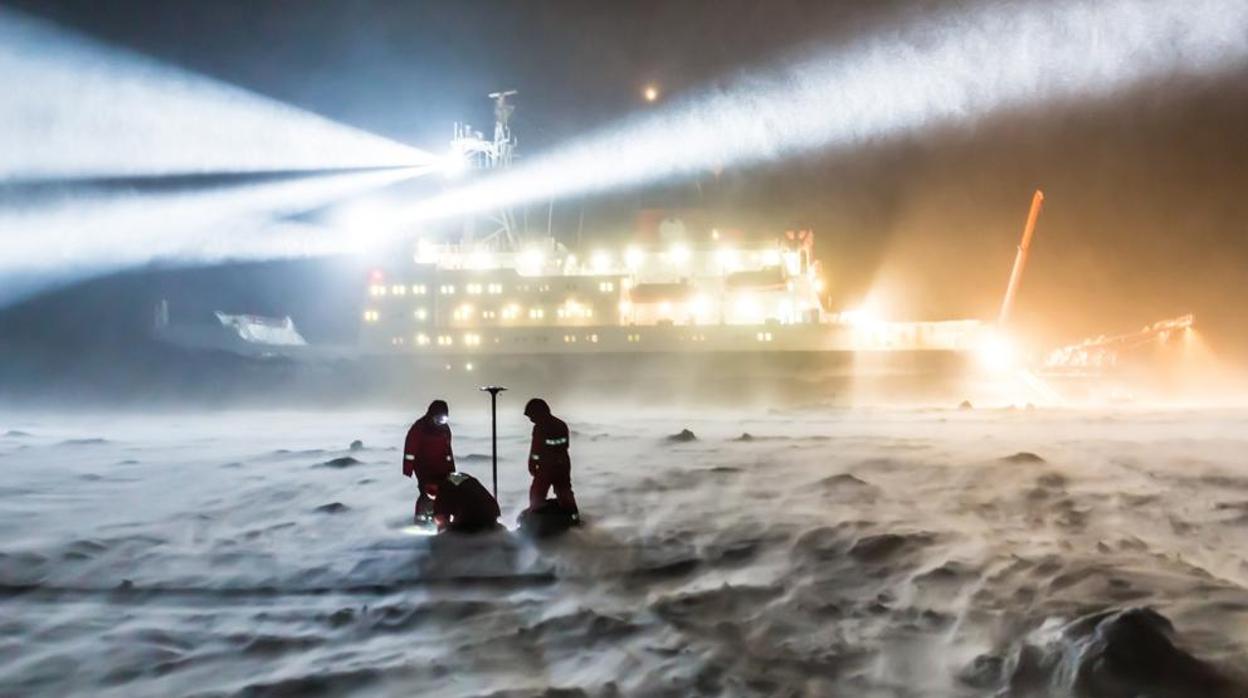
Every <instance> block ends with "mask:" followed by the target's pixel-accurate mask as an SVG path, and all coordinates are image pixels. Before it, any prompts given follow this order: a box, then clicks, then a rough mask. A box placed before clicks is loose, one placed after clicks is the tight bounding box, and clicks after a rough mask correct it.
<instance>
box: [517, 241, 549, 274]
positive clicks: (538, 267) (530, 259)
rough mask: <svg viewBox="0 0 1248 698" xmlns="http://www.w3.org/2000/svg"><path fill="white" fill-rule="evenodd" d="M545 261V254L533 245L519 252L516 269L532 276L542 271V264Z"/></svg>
mask: <svg viewBox="0 0 1248 698" xmlns="http://www.w3.org/2000/svg"><path fill="white" fill-rule="evenodd" d="M545 263H546V255H545V254H544V253H543V252H542V251H541V250H539V249H537V248H535V247H530V248H528V249H527V250H524V251H523V252H521V253H520V259H519V263H518V265H517V266H518V268H519V269H518V270H519V271H520V272H521V273H523V274H526V275H529V276H532V275H535V274H539V273H541V271H542V265H544V264H545Z"/></svg>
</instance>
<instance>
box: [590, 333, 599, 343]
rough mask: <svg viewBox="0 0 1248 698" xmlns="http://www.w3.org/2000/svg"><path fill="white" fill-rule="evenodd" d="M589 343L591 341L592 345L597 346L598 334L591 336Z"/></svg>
mask: <svg viewBox="0 0 1248 698" xmlns="http://www.w3.org/2000/svg"><path fill="white" fill-rule="evenodd" d="M589 341H590V342H592V343H594V344H597V343H598V335H596V334H591V335H589Z"/></svg>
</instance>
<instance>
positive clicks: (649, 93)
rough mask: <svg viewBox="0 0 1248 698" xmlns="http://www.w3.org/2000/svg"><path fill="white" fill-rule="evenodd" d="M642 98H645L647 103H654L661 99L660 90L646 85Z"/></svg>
mask: <svg viewBox="0 0 1248 698" xmlns="http://www.w3.org/2000/svg"><path fill="white" fill-rule="evenodd" d="M641 96H642V97H645V99H646V101H647V102H653V101H655V100H657V99H658V98H659V88H658V87H656V86H654V85H646V86H645V88H644V89H643V90H642V91H641Z"/></svg>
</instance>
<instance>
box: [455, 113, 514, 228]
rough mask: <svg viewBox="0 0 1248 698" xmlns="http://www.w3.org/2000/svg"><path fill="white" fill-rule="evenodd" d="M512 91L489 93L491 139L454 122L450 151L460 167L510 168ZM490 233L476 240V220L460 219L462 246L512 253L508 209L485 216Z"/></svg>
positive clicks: (512, 152)
mask: <svg viewBox="0 0 1248 698" xmlns="http://www.w3.org/2000/svg"><path fill="white" fill-rule="evenodd" d="M515 94H517V93H516V90H504V91H501V92H491V93H490V95H489V97H490V99H492V100H494V139H493V140H489V141H487V140H485V135H484V134H482V133H481V132H480V131H475V130H473V128H472V126H470V125H468V124H461V123H458V122H456V123H455V134H454V137H453V138H452V139H451V152H453V153H455V154H456V155H457V156H458V157H460V158H462V159H463V161H464V165H465V167H466V168H468V169H472V170H486V171H490V170H505V169H507V168H509V167H511V161H512V158H513V157H514V155H515V150H516V139H515V138H514V137H513V136H512V135H511V125H510V122H511V115H512V113H514V112H515V110H516V107H515V105H513V104H511V103H510V102H508V101H507V98H508V97H512V96H514V95H515ZM486 220H488V221H489V224H490V225H491V227H492V230H491V231H490V232H489V233H488V234H486V235H485V236H484V237H482V238H480V239H477V236H476V219H475V218H474V217H472V216H469V217H467V218H465V220H464V235H463V240H462V243H463V244H464V245H465V246H466V247H467V246H474V245H485V246H487V247H490V248H492V249H495V250H498V251H510V250H514V249H515V248H516V246H517V242H518V240H517V234H516V216H515V213H514V212H513V211H512V210H511V209H510V208H501V209H497V210H495V211H492V212H491V213H489V214H488V215H487V216H486Z"/></svg>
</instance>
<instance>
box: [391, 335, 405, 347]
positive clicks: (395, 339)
mask: <svg viewBox="0 0 1248 698" xmlns="http://www.w3.org/2000/svg"><path fill="white" fill-rule="evenodd" d="M406 343H407V341H406V340H405V339H403V338H402V337H391V338H390V344H392V345H394V346H396V347H398V346H402V345H404V344H406Z"/></svg>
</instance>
